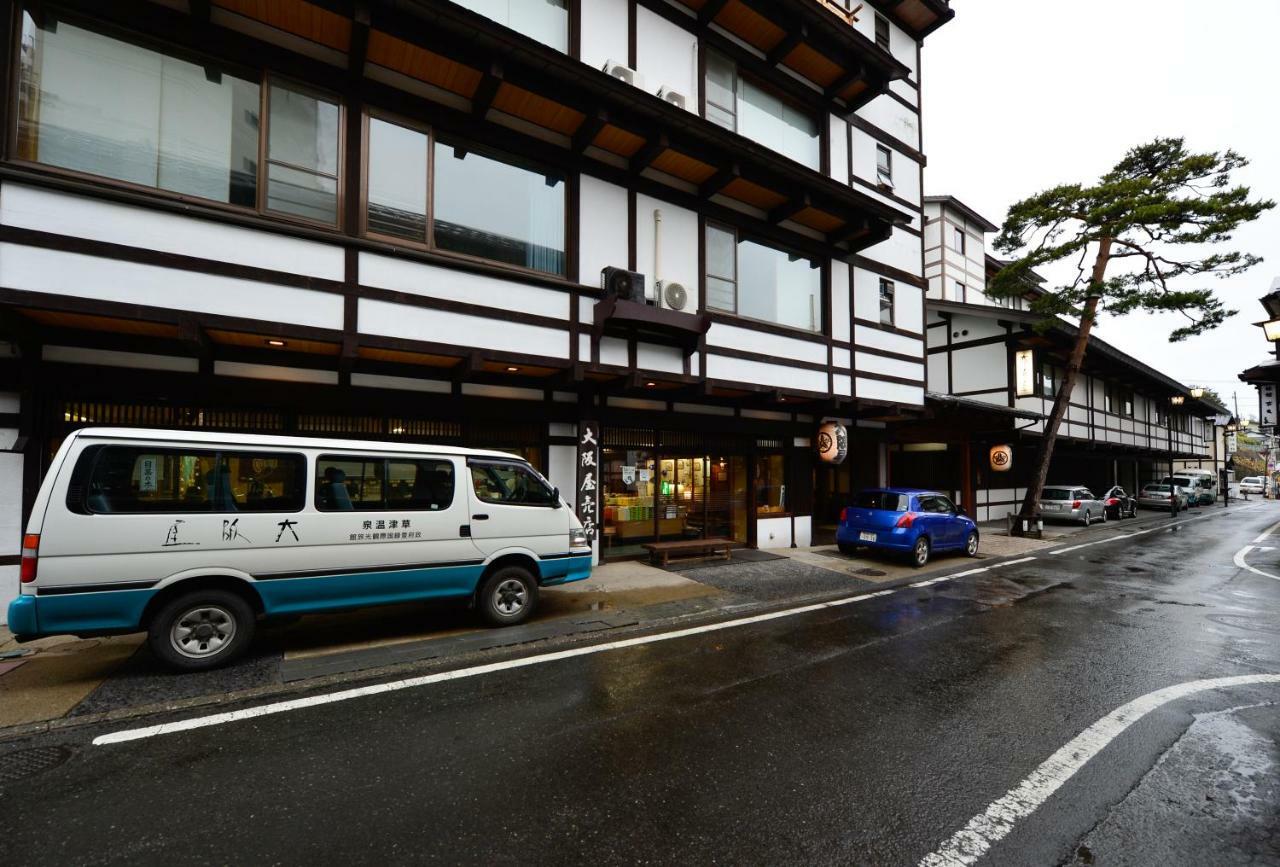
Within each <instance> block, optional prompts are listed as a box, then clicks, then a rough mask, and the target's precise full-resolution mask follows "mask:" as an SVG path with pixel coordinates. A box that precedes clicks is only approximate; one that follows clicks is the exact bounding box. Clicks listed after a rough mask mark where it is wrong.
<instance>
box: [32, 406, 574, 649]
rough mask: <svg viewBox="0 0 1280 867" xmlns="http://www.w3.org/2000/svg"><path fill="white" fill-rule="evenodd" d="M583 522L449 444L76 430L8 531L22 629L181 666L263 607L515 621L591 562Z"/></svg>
mask: <svg viewBox="0 0 1280 867" xmlns="http://www.w3.org/2000/svg"><path fill="white" fill-rule="evenodd" d="M591 559H592V557H591V547H590V545H589V544H588V540H587V537H586V534H585V532H584V531H583V527H582V524H581V522H580V521H579V520H578V518H577V516H576V515H574V513H573V509H571V508H569V507H568V506H567V505H566V504H565V502H564V501H563V500H562V499H561V497H560V492H559V491H558V490H556V489H555V488H553V487H552V486H551V485H550V484H549V483H548V482H547V481H546V479H544V478H543V477H542V476H541V475H539V474H538V473H537V471H535V470H534V469H533V467H531V466H530V465H529V464H528V463H526V462H525V461H523V460H521V459H519V458H515V457H512V456H511V455H509V454H504V453H501V452H492V451H477V450H474V449H463V448H456V447H449V446H429V445H416V444H399V443H375V442H357V441H351V440H322V439H306V438H302V437H279V436H253V435H238V434H219V433H207V432H192V431H154V430H130V429H110V428H100V429H89V430H81V431H76V432H75V433H73V434H72V435H71V436H70V437H68V438H67V439H66V441H65V442H64V443H63V444H62V447H61V448H60V449H59V450H58V454H57V455H56V456H55V457H54V459H53V463H52V464H51V465H50V467H49V472H48V473H47V474H46V476H45V480H44V483H43V484H42V485H41V487H40V493H39V494H38V495H37V497H36V501H35V506H34V508H33V509H32V512H31V519H30V521H29V523H28V524H27V532H26V535H25V536H23V540H22V558H21V569H20V584H19V588H20V595H19V596H18V598H17V599H15V600H13V602H12V603H11V604H10V605H9V628H10V629H11V630H12V631H13V632H14V634H15V636H16V637H17V638H18V639H19V640H26V639H31V638H39V637H41V636H46V635H59V634H71V635H80V636H86V635H110V634H114V633H125V632H137V631H139V630H146V631H147V632H148V640H149V643H150V645H151V649H152V651H153V652H154V653H155V655H156V656H157V657H159V658H160V659H161V660H162V661H163V662H165V663H166V664H168V665H169V666H171V667H173V668H177V669H181V670H188V671H191V670H198V669H206V668H213V667H215V666H218V665H222V664H225V663H227V662H229V661H231V660H232V659H234V658H235V657H236V656H238V655H239V654H240V653H242V652H243V651H244V650H245V649H246V647H247V646H248V644H249V641H250V639H251V638H252V636H253V632H254V628H255V625H256V622H257V619H258V617H259V616H263V617H272V616H289V615H297V614H308V613H312V612H318V611H336V610H341V609H350V608H359V607H363V606H372V605H387V604H392V603H397V602H411V601H416V600H425V599H440V598H456V599H463V600H468V601H470V603H471V604H472V605H473V606H474V607H476V608H477V609H478V610H479V611H480V613H481V615H482V616H483V617H484V618H485V620H487V621H488V622H489V623H491V624H493V625H496V626H504V625H509V624H515V623H520V622H522V621H523V620H525V619H526V618H527V617H528V616H529V615H530V613H532V611H533V609H534V607H535V606H536V604H537V601H538V589H539V587H543V586H547V585H551V584H563V583H566V582H569V581H578V580H581V579H583V578H587V577H588V576H589V575H590V574H591Z"/></svg>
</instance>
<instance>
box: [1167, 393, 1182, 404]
mask: <svg viewBox="0 0 1280 867" xmlns="http://www.w3.org/2000/svg"><path fill="white" fill-rule="evenodd" d="M1185 400H1186V397H1184V396H1183V395H1181V394H1175V395H1174V396H1173V397H1171V398H1169V403H1171V404H1173V405H1174V406H1182V404H1183V402H1184V401H1185Z"/></svg>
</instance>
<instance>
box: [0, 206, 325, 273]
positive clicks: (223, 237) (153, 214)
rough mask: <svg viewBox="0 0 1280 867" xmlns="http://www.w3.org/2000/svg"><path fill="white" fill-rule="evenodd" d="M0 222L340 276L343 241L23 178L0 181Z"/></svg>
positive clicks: (293, 271) (228, 260)
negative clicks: (200, 215) (27, 183)
mask: <svg viewBox="0 0 1280 867" xmlns="http://www.w3.org/2000/svg"><path fill="white" fill-rule="evenodd" d="M0 223H3V224H4V225H6V226H20V227H22V228H24V229H35V230H37V231H42V232H53V233H55V234H59V235H72V236H75V237H77V238H89V239H92V240H94V241H105V242H108V243H112V244H124V245H126V246H129V247H141V248H145V249H149V250H163V251H165V252H166V253H178V254H181V255H184V256H198V257H200V258H203V259H215V260H217V261H219V262H231V263H234V264H237V265H249V266H252V267H255V268H269V269H271V270H274V271H286V272H289V273H292V274H306V275H307V276H310V277H321V278H325V279H329V280H341V279H342V276H343V252H342V248H341V247H337V246H333V245H329V244H322V243H319V242H317V241H307V240H303V239H301V238H290V237H288V236H285V235H277V234H273V233H271V232H262V231H259V230H257V229H242V228H240V227H238V226H228V225H223V224H221V223H214V222H210V221H208V220H200V219H196V218H194V217H182V216H178V215H176V214H169V213H166V212H164V211H157V210H153V209H149V208H139V207H134V206H132V205H121V204H116V203H114V202H104V201H101V200H99V199H92V198H87V197H84V196H76V195H72V194H70V193H59V192H53V191H51V190H42V189H38V188H36V187H29V186H25V185H23V184H16V183H6V184H4V185H3V186H0Z"/></svg>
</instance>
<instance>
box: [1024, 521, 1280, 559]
mask: <svg viewBox="0 0 1280 867" xmlns="http://www.w3.org/2000/svg"><path fill="white" fill-rule="evenodd" d="M1222 514H1223V513H1222V512H1215V513H1213V514H1212V515H1196V516H1195V517H1194V518H1186V519H1184V520H1182V521H1175V522H1173V523H1171V524H1161V525H1160V526H1159V527H1151V528H1150V529H1147V530H1137V531H1135V532H1133V533H1125V534H1124V535H1123V536H1108V537H1107V538H1105V539H1097V540H1095V541H1093V542H1085V543H1083V544H1080V545H1072V546H1071V547H1070V548H1055V549H1054V550H1052V551H1046V552H1045V553H1046V554H1067V553H1069V552H1071V551H1079V550H1080V549H1081V548H1088V547H1090V546H1091V545H1105V544H1106V543H1108V542H1116V541H1119V540H1120V539H1132V538H1133V537H1134V536H1145V535H1146V534H1147V533H1159V532H1160V531H1161V530H1168V529H1169V528H1170V527H1180V526H1182V525H1183V524H1190V523H1191V522H1192V521H1203V520H1204V519H1205V518H1216V517H1219V516H1221V515H1222ZM1274 529H1276V528H1275V527H1272V528H1271V530H1274ZM1271 530H1268V531H1267V533H1270V532H1271ZM1267 533H1263V534H1262V536H1259V537H1258V538H1257V539H1255V540H1254V541H1255V542H1257V541H1261V539H1262V538H1264V537H1265V536H1266V535H1267Z"/></svg>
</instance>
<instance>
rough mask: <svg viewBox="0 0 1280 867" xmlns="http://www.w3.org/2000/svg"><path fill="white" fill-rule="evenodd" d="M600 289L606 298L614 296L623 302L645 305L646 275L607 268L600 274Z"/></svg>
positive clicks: (623, 269) (624, 269)
mask: <svg viewBox="0 0 1280 867" xmlns="http://www.w3.org/2000/svg"><path fill="white" fill-rule="evenodd" d="M600 288H601V289H603V290H604V294H605V296H606V297H608V296H610V295H612V296H615V297H617V298H618V299H620V300H622V301H639V302H640V303H641V304H644V303H645V297H644V275H643V274H637V273H636V272H635V271H628V270H627V269H626V268H605V269H603V270H602V271H601V272H600Z"/></svg>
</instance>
